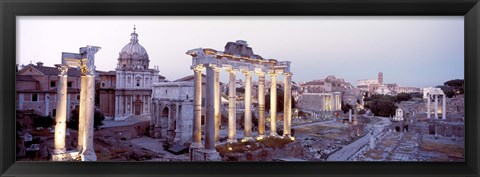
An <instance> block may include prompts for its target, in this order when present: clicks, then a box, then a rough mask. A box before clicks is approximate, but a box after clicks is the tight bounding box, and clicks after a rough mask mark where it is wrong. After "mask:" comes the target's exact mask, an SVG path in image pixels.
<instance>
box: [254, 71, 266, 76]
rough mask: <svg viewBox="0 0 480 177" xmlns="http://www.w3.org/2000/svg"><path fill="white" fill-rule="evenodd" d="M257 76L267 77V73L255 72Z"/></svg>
mask: <svg viewBox="0 0 480 177" xmlns="http://www.w3.org/2000/svg"><path fill="white" fill-rule="evenodd" d="M255 74H257V76H259V77H264V76H265V72H263V71H255Z"/></svg>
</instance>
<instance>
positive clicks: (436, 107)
mask: <svg viewBox="0 0 480 177" xmlns="http://www.w3.org/2000/svg"><path fill="white" fill-rule="evenodd" d="M434 106H435V115H434V116H435V119H438V95H436V94H435V105H434Z"/></svg>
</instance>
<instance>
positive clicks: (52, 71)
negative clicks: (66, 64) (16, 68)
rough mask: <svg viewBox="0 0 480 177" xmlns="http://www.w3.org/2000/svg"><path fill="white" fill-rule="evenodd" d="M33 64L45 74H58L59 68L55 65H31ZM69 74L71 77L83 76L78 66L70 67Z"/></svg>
mask: <svg viewBox="0 0 480 177" xmlns="http://www.w3.org/2000/svg"><path fill="white" fill-rule="evenodd" d="M31 66H32V67H34V68H35V69H37V70H39V71H40V72H42V73H43V74H45V75H55V76H56V75H58V69H57V68H55V67H48V66H35V65H31ZM67 74H68V76H70V77H80V76H81V74H80V70H78V69H77V68H68V72H67Z"/></svg>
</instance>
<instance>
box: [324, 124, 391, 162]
mask: <svg viewBox="0 0 480 177" xmlns="http://www.w3.org/2000/svg"><path fill="white" fill-rule="evenodd" d="M381 119H382V120H381V121H378V122H376V123H375V124H374V125H373V137H377V136H378V135H379V134H380V132H382V131H383V129H384V128H385V127H387V126H388V125H390V123H391V122H390V119H389V118H381ZM369 126H371V125H369ZM370 128H371V127H367V129H370ZM369 141H370V135H368V134H367V135H365V136H363V137H361V138H359V139H358V140H356V141H354V142H352V143H350V144H348V145H346V146H344V147H343V148H342V149H340V150H338V151H336V152H334V153H333V154H331V155H330V156H328V158H327V161H347V160H348V159H349V158H350V157H352V156H353V155H355V154H356V153H357V152H358V151H359V150H361V149H362V148H363V147H365V145H367V144H368V143H369Z"/></svg>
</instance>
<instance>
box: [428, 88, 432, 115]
mask: <svg viewBox="0 0 480 177" xmlns="http://www.w3.org/2000/svg"><path fill="white" fill-rule="evenodd" d="M430 99H431V98H430V94H428V93H427V118H428V119H430V112H431V110H432V109H431V106H430Z"/></svg>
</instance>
